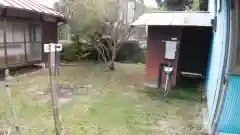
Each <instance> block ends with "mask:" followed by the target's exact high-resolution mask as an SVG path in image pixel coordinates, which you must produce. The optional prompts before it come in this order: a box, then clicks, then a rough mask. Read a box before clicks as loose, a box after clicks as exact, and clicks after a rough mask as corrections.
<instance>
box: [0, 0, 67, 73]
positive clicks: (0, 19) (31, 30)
mask: <svg viewBox="0 0 240 135" xmlns="http://www.w3.org/2000/svg"><path fill="white" fill-rule="evenodd" d="M59 22H64V16H63V15H62V14H60V13H58V12H56V11H54V10H53V9H51V8H48V7H46V6H44V5H42V4H40V3H38V2H37V1H35V0H1V1H0V68H1V69H4V68H7V67H16V66H24V65H27V64H35V63H40V62H42V61H43V60H44V59H45V55H44V52H43V44H45V43H56V42H57V41H58V30H57V29H58V24H59Z"/></svg>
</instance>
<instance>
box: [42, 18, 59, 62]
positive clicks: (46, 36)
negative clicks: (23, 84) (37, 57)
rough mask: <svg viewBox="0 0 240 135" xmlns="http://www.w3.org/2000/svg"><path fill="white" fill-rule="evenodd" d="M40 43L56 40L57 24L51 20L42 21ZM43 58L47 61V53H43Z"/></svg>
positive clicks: (55, 41) (54, 41)
mask: <svg viewBox="0 0 240 135" xmlns="http://www.w3.org/2000/svg"><path fill="white" fill-rule="evenodd" d="M42 34H43V35H42V37H43V38H42V44H48V43H57V42H58V25H57V23H53V22H44V23H43V33H42ZM43 60H44V61H47V54H46V53H44V55H43Z"/></svg>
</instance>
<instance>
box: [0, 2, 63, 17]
mask: <svg viewBox="0 0 240 135" xmlns="http://www.w3.org/2000/svg"><path fill="white" fill-rule="evenodd" d="M0 6H2V7H6V8H16V9H20V10H27V11H34V12H38V13H41V14H47V15H53V16H56V17H62V18H63V17H64V16H63V15H62V14H61V13H59V12H57V11H55V10H54V9H51V8H48V7H47V6H45V5H42V4H40V3H39V2H37V1H35V0H0Z"/></svg>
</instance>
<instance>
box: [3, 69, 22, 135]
mask: <svg viewBox="0 0 240 135" xmlns="http://www.w3.org/2000/svg"><path fill="white" fill-rule="evenodd" d="M9 78H10V73H9V70H8V69H6V70H5V79H6V81H7V80H8V79H9ZM5 88H6V93H7V97H8V104H9V107H10V109H11V113H12V119H13V123H12V126H14V127H15V128H16V130H17V132H18V133H19V135H23V133H22V131H21V129H20V128H19V127H17V126H15V123H16V121H17V115H16V112H15V110H14V106H13V103H12V93H11V89H10V87H9V85H8V84H5ZM10 132H11V127H10V128H9V131H8V134H10Z"/></svg>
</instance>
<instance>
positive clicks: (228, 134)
mask: <svg viewBox="0 0 240 135" xmlns="http://www.w3.org/2000/svg"><path fill="white" fill-rule="evenodd" d="M217 135H240V134H230V133H218V134H217Z"/></svg>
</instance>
